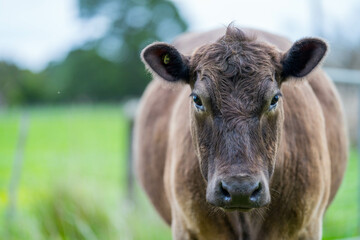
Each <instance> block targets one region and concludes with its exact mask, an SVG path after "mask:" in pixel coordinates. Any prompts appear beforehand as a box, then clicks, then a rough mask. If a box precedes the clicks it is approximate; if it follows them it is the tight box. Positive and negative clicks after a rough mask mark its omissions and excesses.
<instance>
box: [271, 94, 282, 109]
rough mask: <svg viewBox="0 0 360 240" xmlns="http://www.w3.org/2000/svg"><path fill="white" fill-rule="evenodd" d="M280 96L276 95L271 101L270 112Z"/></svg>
mask: <svg viewBox="0 0 360 240" xmlns="http://www.w3.org/2000/svg"><path fill="white" fill-rule="evenodd" d="M280 96H281V95H280V94H276V95H275V96H274V97H273V99H272V100H271V103H270V110H271V109H274V108H275V107H276V105H277V103H278V101H279V99H280Z"/></svg>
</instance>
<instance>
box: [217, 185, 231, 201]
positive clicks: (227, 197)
mask: <svg viewBox="0 0 360 240" xmlns="http://www.w3.org/2000/svg"><path fill="white" fill-rule="evenodd" d="M220 190H221V193H222V194H223V195H224V197H225V200H227V201H228V200H230V198H231V195H230V193H229V192H228V191H227V190H226V188H224V186H223V183H222V182H220Z"/></svg>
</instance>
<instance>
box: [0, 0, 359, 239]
mask: <svg viewBox="0 0 360 240" xmlns="http://www.w3.org/2000/svg"><path fill="white" fill-rule="evenodd" d="M359 13H360V2H359V1H357V0H343V1H341V2H339V1H335V0H308V1H295V0H291V1H289V0H273V1H266V0H253V1H244V0H241V1H240V0H222V1H216V0H172V1H164V0H52V1H45V0H31V1H29V0H12V1H10V0H0V239H125V240H126V239H170V238H171V233H170V230H169V228H168V227H167V226H165V224H164V223H163V222H162V221H161V219H160V218H159V217H158V215H157V214H156V213H155V211H154V210H153V209H152V207H151V205H150V204H149V202H148V201H147V199H146V197H145V196H144V194H143V192H142V191H141V190H140V189H139V187H138V186H137V185H136V183H134V182H133V178H132V175H131V167H130V165H129V162H130V160H131V155H130V152H129V147H130V139H131V125H132V118H133V115H134V110H135V108H136V104H135V103H136V100H134V99H137V98H139V97H140V96H141V94H142V92H143V90H144V88H145V87H146V85H147V83H148V82H149V81H150V76H149V74H147V73H146V72H145V70H144V66H143V64H142V63H141V61H140V58H139V54H140V51H141V49H143V48H144V47H145V46H146V45H147V44H150V43H152V42H154V41H167V42H171V41H172V40H173V39H174V37H175V36H177V35H178V34H180V33H182V32H185V31H205V30H210V29H213V28H218V27H223V26H227V25H228V24H229V23H230V22H232V21H235V24H236V25H238V26H248V27H254V28H259V29H263V30H267V31H271V32H273V33H278V34H281V35H284V36H286V37H288V38H289V39H291V40H296V39H299V38H301V37H305V36H318V37H322V38H324V39H326V40H327V41H328V42H329V44H330V49H331V51H330V53H329V54H328V57H327V59H326V61H325V63H324V66H325V67H326V71H327V72H328V73H329V75H330V76H332V77H333V79H334V80H335V81H336V84H337V87H338V89H339V91H340V94H341V98H342V100H343V102H344V106H345V110H346V118H347V123H348V132H349V137H350V139H351V147H350V155H349V165H348V169H347V173H346V176H345V179H344V182H343V184H342V186H341V189H340V191H339V192H338V195H337V197H336V199H335V201H334V203H333V204H332V206H331V207H330V208H329V210H328V212H327V214H326V217H325V221H324V234H323V237H324V239H345V238H354V239H355V238H356V236H359V235H360V228H359V226H360V217H359V216H360V207H359V206H360V205H359V202H360V201H359V199H360V194H359V189H360V184H359V179H360V178H359V176H360V173H359V170H358V169H359V161H358V150H357V147H356V146H357V145H356V144H357V142H358V141H357V139H358V137H357V132H358V126H359V124H358V117H357V116H358V110H357V109H358V108H360V105H359V99H360V97H359V96H360V95H359V94H358V93H359V92H360V91H359V90H358V89H359V84H360V77H359V76H360V74H359V70H360V28H359V27H358V23H359V22H360V14H359ZM356 239H358V238H356Z"/></svg>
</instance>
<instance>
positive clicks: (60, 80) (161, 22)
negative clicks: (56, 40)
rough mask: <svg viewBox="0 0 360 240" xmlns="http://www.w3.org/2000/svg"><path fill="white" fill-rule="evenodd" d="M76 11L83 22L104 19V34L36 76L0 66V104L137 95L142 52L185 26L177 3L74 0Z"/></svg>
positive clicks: (143, 78)
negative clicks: (76, 3)
mask: <svg viewBox="0 0 360 240" xmlns="http://www.w3.org/2000/svg"><path fill="white" fill-rule="evenodd" d="M78 7H79V15H80V16H79V17H81V18H82V19H83V20H84V21H87V20H91V19H92V18H96V17H102V18H105V19H107V22H108V27H107V31H106V32H105V34H104V35H103V36H102V37H101V38H100V39H96V40H93V41H90V42H87V43H85V44H84V46H81V47H79V48H77V49H73V50H72V51H71V52H70V53H69V54H68V56H67V57H66V58H65V59H64V60H62V61H59V62H52V63H50V64H49V66H48V67H47V68H46V69H45V70H44V71H42V72H40V73H33V72H31V71H28V70H22V69H19V68H18V67H16V66H15V65H13V64H9V63H6V62H2V63H0V76H1V78H0V105H1V103H3V104H4V103H5V104H9V105H18V104H32V103H44V102H47V103H49V102H70V101H71V102H74V101H75V102H92V101H118V100H122V99H124V98H129V97H134V96H140V95H141V93H142V91H143V90H144V88H145V86H146V84H147V83H148V81H149V77H148V76H147V75H146V72H145V68H144V65H143V64H142V63H141V60H140V52H141V50H142V49H143V48H144V47H145V46H146V45H148V44H150V43H152V42H154V41H170V40H172V39H173V38H174V37H175V36H176V35H178V34H180V33H181V32H183V31H185V30H186V28H187V24H186V23H185V21H184V20H183V19H182V18H181V16H180V15H179V13H178V11H177V9H176V7H175V5H174V4H173V3H172V2H170V1H166V0H150V1H147V0H146V1H145V0H78Z"/></svg>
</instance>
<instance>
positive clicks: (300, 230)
mask: <svg viewBox="0 0 360 240" xmlns="http://www.w3.org/2000/svg"><path fill="white" fill-rule="evenodd" d="M327 48H328V46H327V44H326V42H324V41H323V40H321V39H318V38H303V39H300V40H298V41H296V42H294V43H292V42H291V41H289V40H288V39H286V38H284V37H281V36H278V35H274V34H271V33H268V32H265V31H260V30H254V29H250V28H238V27H236V26H234V25H233V24H230V25H229V26H227V27H224V28H221V29H217V30H213V31H209V32H204V33H186V34H183V35H181V36H179V37H178V38H176V39H175V41H174V42H173V43H172V44H167V43H163V42H155V43H153V44H150V45H149V46H147V47H146V48H145V49H144V50H143V51H142V53H141V58H142V61H143V62H144V64H145V65H146V67H147V69H148V70H149V71H150V72H151V73H152V75H153V80H152V81H151V82H150V84H149V85H148V87H147V88H146V90H145V92H144V94H143V96H142V99H141V101H140V107H139V110H138V115H137V118H136V121H135V129H134V142H133V146H134V147H133V152H134V157H135V171H136V175H137V178H138V180H139V182H140V184H141V186H142V187H143V189H144V190H145V192H146V194H147V195H148V197H149V199H150V201H151V202H152V204H153V205H154V207H155V208H156V210H157V212H158V213H159V214H160V216H161V217H162V218H163V220H164V221H165V222H166V223H167V224H168V225H170V226H171V230H172V236H173V239H185V240H187V239H188V240H190V239H192V240H195V239H197V240H202V239H203V240H212V239H214V240H215V239H216V240H219V239H220V240H228V239H244V240H245V239H250V240H253V239H259V240H260V239H261V240H264V239H265V240H267V239H269V240H275V239H276V240H279V239H307V240H308V239H321V237H322V222H323V218H324V214H325V211H326V209H327V208H328V206H329V204H330V203H331V202H332V200H333V199H334V196H335V194H336V192H337V190H338V188H339V186H340V183H341V181H342V178H343V175H344V172H345V168H346V163H347V137H346V134H345V129H344V128H345V127H344V120H343V110H342V106H341V103H340V100H339V96H338V93H337V91H336V89H335V87H334V84H333V83H332V81H331V80H330V79H329V77H328V76H327V75H326V74H325V73H324V71H323V70H322V69H321V68H320V67H318V66H319V64H321V62H322V60H323V59H324V56H325V55H326V52H327Z"/></svg>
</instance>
